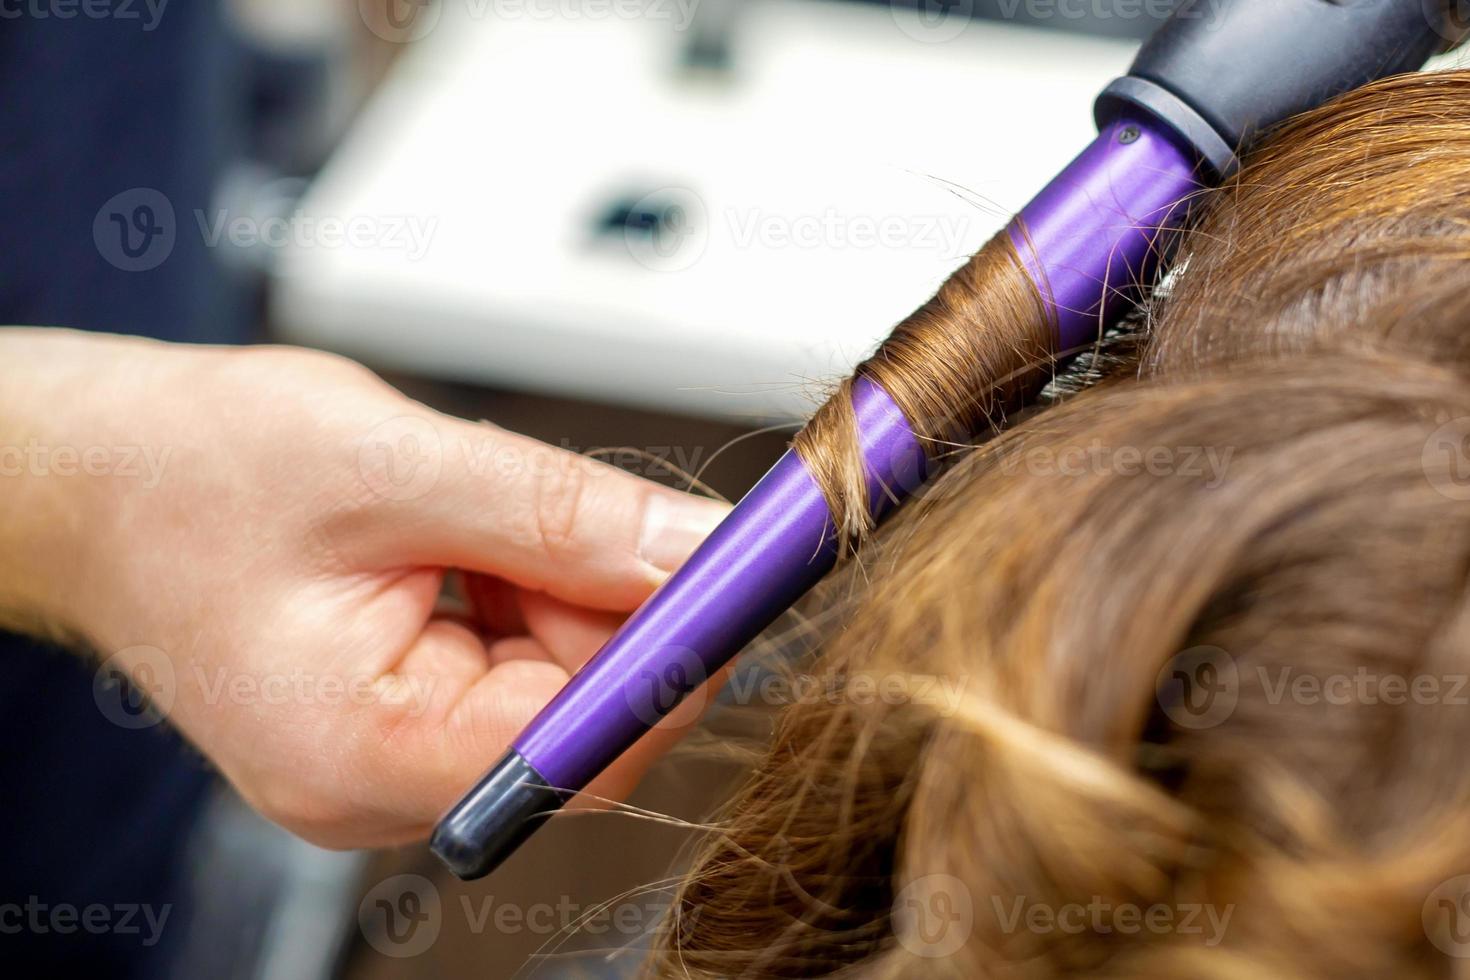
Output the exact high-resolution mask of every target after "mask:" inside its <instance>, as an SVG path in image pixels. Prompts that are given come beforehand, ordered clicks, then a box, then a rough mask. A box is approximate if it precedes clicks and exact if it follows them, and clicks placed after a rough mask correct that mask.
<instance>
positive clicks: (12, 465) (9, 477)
mask: <svg viewBox="0 0 1470 980" xmlns="http://www.w3.org/2000/svg"><path fill="white" fill-rule="evenodd" d="M140 346H142V345H141V344H140V343H139V342H136V341H132V340H129V339H126V338H120V337H114V336H110V335H101V334H83V333H78V332H74V331H67V330H48V329H34V328H21V327H14V328H3V329H0V627H3V628H6V629H11V630H18V631H21V632H26V633H32V634H37V635H43V636H47V637H50V638H57V639H60V638H69V637H73V636H75V635H77V634H78V633H80V632H82V624H81V623H80V622H78V620H77V616H76V610H77V606H78V604H79V602H80V600H81V599H82V597H83V596H84V595H85V593H86V590H87V589H88V588H89V578H90V575H89V568H88V558H87V556H88V551H89V549H88V544H89V542H90V541H92V540H93V539H94V538H95V536H96V535H97V534H98V533H99V531H100V530H101V529H100V528H99V527H98V522H99V521H100V520H101V519H102V514H101V513H100V512H99V508H98V506H97V504H98V503H99V502H100V501H101V500H103V499H105V497H106V496H107V495H108V494H109V492H110V491H111V489H112V486H111V485H112V483H113V482H114V481H115V480H117V479H118V478H119V475H120V473H119V471H120V470H122V471H125V472H124V473H123V474H122V475H125V473H126V471H130V470H132V469H133V468H134V466H133V465H129V466H127V467H124V466H123V465H122V464H123V463H124V462H125V460H124V459H123V457H124V456H125V455H128V454H129V453H128V452H127V451H125V450H124V449H123V447H122V446H121V445H119V443H120V442H121V440H120V439H119V438H118V434H119V432H118V429H119V426H118V424H117V421H116V419H117V416H116V415H115V414H113V413H121V412H122V411H123V406H122V404H121V401H122V400H123V399H121V397H120V396H121V394H122V392H121V391H120V389H121V388H122V387H124V386H125V384H126V382H125V381H124V380H123V378H124V376H125V375H126V373H127V371H128V367H129V364H130V362H131V361H132V360H133V352H134V351H136V350H137V349H138V348H139V347H140ZM121 428H125V426H122V427H121ZM137 448H138V455H141V449H142V447H137Z"/></svg>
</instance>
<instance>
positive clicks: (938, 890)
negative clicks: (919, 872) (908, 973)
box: [893, 874, 975, 959]
mask: <svg viewBox="0 0 1470 980" xmlns="http://www.w3.org/2000/svg"><path fill="white" fill-rule="evenodd" d="M974 928H975V904H974V900H973V899H972V898H971V897H970V889H969V887H968V886H967V885H966V884H965V883H964V882H963V881H961V880H960V879H958V878H956V877H955V876H954V875H946V874H932V875H924V876H923V877H921V878H915V879H914V880H913V881H911V882H909V883H908V884H907V885H905V886H904V888H903V890H902V891H900V892H899V893H898V895H897V896H895V898H894V900H893V934H894V935H895V936H897V937H898V941H899V944H900V945H902V946H903V947H904V949H907V950H908V951H909V952H910V953H913V954H914V955H915V956H922V957H924V958H925V959H936V958H938V957H941V956H950V955H952V954H953V953H956V952H958V951H959V949H960V948H961V947H962V946H964V945H965V942H966V941H967V940H968V939H969V938H970V933H971V932H972V931H973V930H974Z"/></svg>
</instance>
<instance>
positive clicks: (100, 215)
mask: <svg viewBox="0 0 1470 980" xmlns="http://www.w3.org/2000/svg"><path fill="white" fill-rule="evenodd" d="M177 235H178V226H177V224H176V222H175V221H174V206H173V204H171V203H170V202H169V199H168V198H167V197H164V195H163V194H162V193H161V192H160V191H156V190H154V189H153V188H151V187H134V188H133V189H131V190H126V191H123V192H122V193H121V194H115V195H113V196H112V197H111V198H110V199H108V201H107V203H106V204H104V205H102V207H101V208H99V209H98V210H97V216H96V217H95V218H93V219H92V242H93V244H95V245H96V246H97V251H98V252H99V253H100V254H101V255H102V257H103V258H104V259H106V260H107V261H108V262H109V263H111V264H112V265H114V266H116V267H117V268H119V269H121V270H123V271H124V272H147V271H148V270H149V269H156V268H157V267H158V266H160V265H162V264H163V262H164V260H165V259H167V258H168V257H169V255H170V253H172V252H173V250H174V240H175V238H176V236H177Z"/></svg>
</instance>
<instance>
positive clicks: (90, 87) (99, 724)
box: [0, 0, 247, 977]
mask: <svg viewBox="0 0 1470 980" xmlns="http://www.w3.org/2000/svg"><path fill="white" fill-rule="evenodd" d="M154 6H155V7H156V6H157V4H156V2H155V4H154ZM99 10H109V11H111V12H112V13H111V15H110V16H107V17H102V18H99V17H97V16H96V12H97V11H99ZM66 11H70V12H71V13H72V14H73V16H71V17H70V18H66V19H63V18H61V17H58V16H57V14H58V13H62V12H66ZM89 11H90V13H89ZM129 11H131V12H132V13H133V14H136V15H137V16H136V17H128V16H126V14H127V12H129ZM150 22H151V23H152V29H147V28H148V27H149V25H150ZM231 62H232V58H231V51H230V46H229V43H228V42H227V40H226V37H225V35H224V32H223V30H222V26H221V23H220V19H219V11H218V9H217V8H216V6H215V5H214V4H213V3H209V2H204V0H173V2H171V3H168V4H166V5H165V6H164V9H163V11H162V15H161V16H159V17H157V18H156V21H155V19H154V15H153V13H152V12H150V10H149V8H148V6H147V5H146V4H145V3H143V2H142V0H133V2H129V3H124V2H123V0H107V2H106V3H102V4H98V3H95V2H93V3H90V4H78V5H74V6H68V5H65V4H55V3H47V2H45V0H41V2H36V0H0V323H4V324H44V325H56V326H70V327H80V328H85V329H92V330H107V331H114V332H126V333H135V334H147V335H151V336H155V337H162V338H167V339H170V340H189V341H212V342H235V341H239V340H241V339H243V338H244V334H245V324H246V322H247V315H246V310H245V309H244V308H243V307H242V305H241V304H240V303H239V302H238V301H237V298H236V297H235V296H232V295H231V286H230V284H229V283H228V282H227V281H225V279H224V278H223V277H222V276H221V275H220V274H219V272H218V271H217V269H218V266H217V262H216V261H215V257H214V256H213V255H212V253H211V251H210V249H209V248H208V247H207V246H206V244H205V241H204V239H203V236H202V235H201V234H200V233H199V231H198V226H197V223H196V219H195V217H194V214H195V211H196V210H198V211H202V212H205V213H207V212H208V211H209V206H210V201H209V198H210V193H211V190H212V187H213V183H214V180H215V178H216V177H217V174H218V169H219V164H220V161H221V160H222V159H223V158H224V154H225V153H226V151H227V150H228V149H229V146H228V140H229V138H230V134H231V132H232V130H233V127H234V124H235V120H234V116H233V114H232V113H233V110H232V108H231V107H230V106H229V105H228V104H227V102H226V95H227V94H228V93H231V92H234V91H236V90H237V86H235V85H233V84H232V83H231V80H230V79H229V78H228V77H227V75H226V73H227V72H228V71H229V70H230V65H231ZM160 199H161V200H163V201H166V202H167V208H159V207H156V206H155V205H157V202H158V201H159V200H160ZM109 201H113V202H114V203H113V204H112V205H111V207H110V208H104V205H106V204H107V203H108V202H109ZM169 208H171V209H172V211H173V216H172V218H171V219H170V218H169V216H168V215H167V213H166V211H167V210H168V209H169ZM109 210H110V211H111V212H112V213H108V212H109ZM168 220H172V221H173V222H174V227H173V228H172V233H171V241H168V242H166V241H165V239H166V238H169V237H170V236H169V234H168V232H169V229H168V228H166V227H164V225H165V223H166V221H168ZM125 230H126V232H127V233H128V234H129V235H131V236H132V237H131V241H128V242H124V240H123V239H122V237H121V236H122V234H123V232H124V231H125ZM109 236H113V237H111V238H109ZM157 243H164V244H165V245H166V246H167V247H166V249H160V248H154V246H155V245H156V244H157ZM149 248H153V249H154V250H153V251H152V252H151V253H149V252H148V249H149ZM150 264H151V267H148V268H144V267H145V266H149V265H150ZM137 270H141V271H137ZM174 394H177V393H174ZM200 397H205V393H200ZM4 506H6V503H5V500H4V487H3V486H0V507H4ZM140 640H141V638H140ZM0 647H3V649H0V665H3V666H0V746H3V748H0V794H3V804H0V963H3V964H5V972H6V973H7V975H11V976H32V975H34V976H40V975H43V971H44V975H50V976H97V977H157V976H162V975H163V971H164V969H165V966H164V964H165V961H166V959H167V955H168V953H169V952H170V950H171V949H172V948H173V945H174V944H175V943H176V942H177V941H178V940H179V939H181V938H182V937H181V933H182V931H183V926H184V922H185V920H186V919H187V913H188V908H187V903H186V902H185V900H184V895H183V892H182V891H181V889H180V887H179V885H180V872H181V870H182V862H181V860H180V856H181V845H182V844H183V842H184V839H185V836H186V835H187V833H188V831H189V829H190V827H191V825H192V822H193V820H194V818H195V815H196V813H197V811H198V809H199V805H200V802H201V800H202V797H203V794H204V791H205V790H206V789H207V787H208V786H209V784H210V780H211V779H212V778H213V777H212V776H211V775H210V773H209V771H208V769H207V767H206V766H205V764H204V763H203V762H202V761H201V760H200V759H199V758H198V757H197V755H196V754H195V753H193V752H192V751H191V750H190V749H188V747H187V746H185V745H184V744H183V743H182V741H181V740H180V739H179V738H178V737H177V736H175V735H174V734H172V733H171V732H170V731H169V730H168V729H167V727H166V726H158V727H154V728H148V729H142V730H126V729H124V728H121V727H118V726H117V725H114V724H113V723H112V722H110V721H109V720H108V718H107V717H106V716H105V715H104V714H103V712H102V711H101V710H100V709H99V708H98V704H97V702H96V700H94V697H93V690H92V681H93V670H94V667H93V665H92V664H90V663H88V662H85V661H83V660H82V659H81V658H80V657H78V656H77V655H75V654H73V653H64V652H61V651H56V650H49V649H44V648H43V647H41V646H40V645H39V644H35V643H30V642H27V641H24V640H21V639H19V638H16V637H10V636H4V635H0ZM106 652H107V651H103V653H106ZM98 905H101V906H104V907H106V909H107V912H106V913H105V916H104V914H103V913H99V912H96V911H95V910H94V911H93V912H92V913H91V915H92V918H91V920H90V924H88V920H85V919H84V918H83V917H84V916H85V915H86V914H87V909H88V908H89V907H92V906H98ZM144 905H151V906H153V909H154V912H155V915H157V914H162V913H161V910H162V909H163V908H165V907H167V908H168V909H169V912H168V913H167V915H168V918H167V919H166V920H164V923H163V929H162V931H161V938H160V937H155V936H153V935H152V932H153V931H154V930H152V929H151V928H150V926H149V925H148V923H147V921H146V919H145V918H144V916H143V915H142V912H141V910H140V909H139V908H138V907H139V906H144ZM17 906H19V907H20V908H19V910H17V908H16V907H17ZM63 906H72V907H74V908H75V910H76V911H75V913H74V915H75V918H70V917H68V916H67V915H66V914H65V913H63V914H62V915H61V917H59V918H57V917H56V916H55V912H56V909H57V908H59V907H63ZM127 907H133V908H134V911H133V913H132V915H131V917H130V918H129V923H128V924H130V925H131V926H133V927H135V928H136V931H131V930H130V929H129V928H127V927H126V925H125V924H124V923H123V921H122V920H123V917H124V916H127V915H128V913H127V911H126V908H127ZM104 921H105V923H106V926H105V927H104V928H101V929H99V928H97V927H98V925H99V924H100V923H103V922H104ZM38 922H39V923H40V928H36V924H37V923H38ZM18 924H19V925H20V928H19V929H16V928H15V927H16V926H17V925H18ZM68 924H70V929H69V930H68V929H67V926H68ZM120 927H121V928H120ZM64 930H65V931H64ZM150 938H158V939H159V941H157V942H153V943H149V942H148V940H149V939H150Z"/></svg>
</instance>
